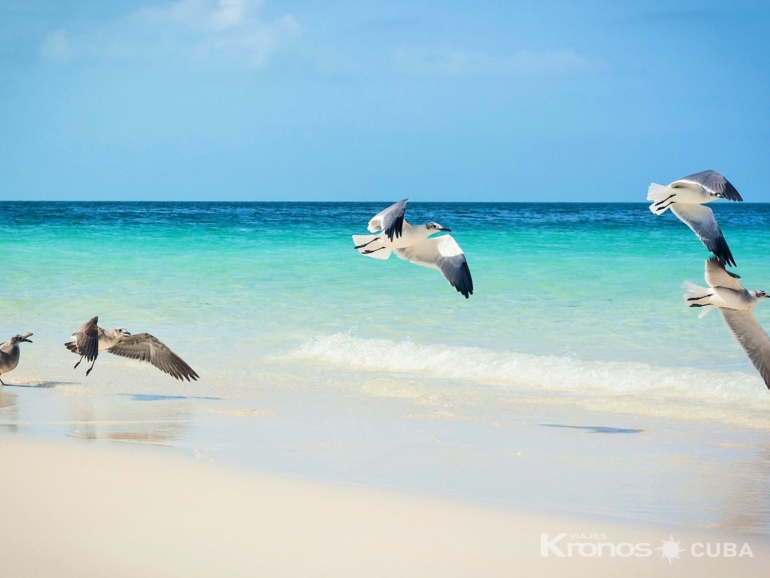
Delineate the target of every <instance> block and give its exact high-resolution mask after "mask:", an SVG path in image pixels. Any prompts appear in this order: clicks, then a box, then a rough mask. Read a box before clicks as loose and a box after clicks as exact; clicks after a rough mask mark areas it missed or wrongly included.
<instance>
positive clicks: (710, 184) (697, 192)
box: [647, 171, 743, 266]
mask: <svg viewBox="0 0 770 578" xmlns="http://www.w3.org/2000/svg"><path fill="white" fill-rule="evenodd" d="M716 199H727V200H728V201H743V199H742V198H741V195H740V193H738V191H737V190H736V189H735V187H734V186H733V185H732V184H731V183H730V181H728V180H727V179H726V178H724V177H723V176H722V175H720V174H719V173H718V172H716V171H703V172H700V173H695V174H694V175H690V176H689V177H684V178H681V179H679V180H676V181H674V182H673V183H671V184H670V185H666V186H663V185H659V184H657V183H652V184H650V187H649V189H647V200H648V201H653V203H652V204H651V205H650V210H651V211H652V212H653V213H655V214H656V215H662V214H663V213H665V212H666V210H667V209H669V208H670V209H671V211H672V212H673V213H674V214H675V215H676V216H677V217H679V220H680V221H682V222H683V223H684V224H685V225H687V226H688V227H690V228H691V229H692V230H693V231H694V232H695V234H696V235H697V236H698V238H699V239H700V240H701V241H702V242H703V244H704V245H705V246H706V248H707V249H708V250H709V251H711V252H712V253H714V255H716V256H717V257H719V258H720V259H721V260H722V261H725V262H726V263H727V264H728V265H732V266H735V259H733V254H732V253H731V252H730V247H728V246H727V241H725V238H724V236H723V235H722V230H721V229H720V228H719V225H718V224H717V221H716V219H715V218H714V213H713V211H712V210H711V209H709V208H708V207H704V206H703V205H704V204H705V203H710V202H711V201H714V200H716Z"/></svg>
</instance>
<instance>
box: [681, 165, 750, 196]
mask: <svg viewBox="0 0 770 578" xmlns="http://www.w3.org/2000/svg"><path fill="white" fill-rule="evenodd" d="M677 185H681V186H686V187H692V186H693V185H695V186H700V187H703V188H704V189H706V190H707V191H708V192H709V193H711V194H712V195H714V196H717V197H719V198H720V199H727V200H728V201H742V200H743V198H742V197H741V195H740V193H739V192H738V191H737V189H736V188H735V187H734V186H733V184H732V183H731V182H730V181H728V180H727V179H726V178H724V177H723V176H722V175H720V174H719V173H718V172H716V171H702V172H700V173H695V174H694V175H690V176H688V177H683V178H681V179H679V180H676V181H674V182H673V183H671V184H670V185H669V186H670V187H673V188H677Z"/></svg>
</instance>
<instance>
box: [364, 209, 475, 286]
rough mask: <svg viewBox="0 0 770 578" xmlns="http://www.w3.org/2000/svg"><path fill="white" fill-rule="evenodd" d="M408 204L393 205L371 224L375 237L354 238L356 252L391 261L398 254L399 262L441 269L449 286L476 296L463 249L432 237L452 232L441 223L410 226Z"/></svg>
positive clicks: (448, 237) (445, 237)
mask: <svg viewBox="0 0 770 578" xmlns="http://www.w3.org/2000/svg"><path fill="white" fill-rule="evenodd" d="M408 201H409V199H404V200H403V201H399V202H397V203H396V204H394V205H391V206H390V207H388V208H387V209H385V210H384V211H382V212H380V213H378V214H376V215H375V216H374V217H373V218H372V220H371V221H369V227H368V228H369V232H371V233H376V234H375V235H353V243H354V244H355V247H356V249H358V252H359V253H361V254H362V255H366V256H367V257H373V258H375V259H387V258H388V257H390V254H391V252H393V251H395V252H396V255H397V256H398V257H399V258H401V259H406V260H408V261H411V262H412V263H414V264H415V265H422V266H423V267H431V268H433V269H438V270H439V271H441V273H442V275H444V278H445V279H446V280H447V281H449V284H450V285H452V287H454V288H455V289H457V291H458V292H460V293H462V294H463V295H464V296H465V298H466V299H467V298H468V296H469V295H473V279H471V271H470V269H468V263H467V262H466V261H465V255H464V254H463V251H462V249H460V245H458V244H457V241H455V240H454V239H453V238H452V237H451V235H441V236H440V237H431V235H434V234H436V233H439V232H441V231H447V232H449V231H450V229H447V228H446V227H442V226H441V225H439V224H438V223H426V224H425V225H410V224H409V223H407V222H406V220H405V219H404V212H406V203H407V202H408Z"/></svg>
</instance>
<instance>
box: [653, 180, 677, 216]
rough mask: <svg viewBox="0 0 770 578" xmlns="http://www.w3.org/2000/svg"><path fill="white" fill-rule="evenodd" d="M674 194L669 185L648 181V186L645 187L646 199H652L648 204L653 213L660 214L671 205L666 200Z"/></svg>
mask: <svg viewBox="0 0 770 578" xmlns="http://www.w3.org/2000/svg"><path fill="white" fill-rule="evenodd" d="M673 195H674V193H673V191H672V190H671V188H670V187H664V186H663V185H659V184H658V183H650V187H649V188H648V189H647V200H648V201H653V203H652V204H651V205H650V211H652V212H653V213H654V214H655V215H662V214H663V213H665V212H666V211H667V210H668V208H669V207H670V206H671V203H670V202H668V201H669V200H670V198H671V197H672V196H673Z"/></svg>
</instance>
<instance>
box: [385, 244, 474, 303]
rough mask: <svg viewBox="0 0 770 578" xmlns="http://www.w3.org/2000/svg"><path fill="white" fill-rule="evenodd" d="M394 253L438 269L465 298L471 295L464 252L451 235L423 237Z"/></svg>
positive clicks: (470, 280)
mask: <svg viewBox="0 0 770 578" xmlns="http://www.w3.org/2000/svg"><path fill="white" fill-rule="evenodd" d="M395 251H396V255H398V256H399V257H401V258H402V259H408V260H409V261H411V262H412V263H414V264H415V265H422V266H423V267H432V268H433V269H438V270H439V271H441V273H442V274H443V275H444V278H445V279H446V280H447V281H449V284H450V285H452V287H454V288H455V289H457V291H458V292H460V293H462V294H463V295H464V296H465V298H466V299H467V298H468V296H469V295H473V279H472V278H471V271H470V269H468V263H467V262H466V260H465V254H464V253H463V250H462V249H460V245H458V244H457V241H455V240H454V239H453V238H452V236H451V235H442V236H441V237H433V238H432V239H425V240H424V241H421V242H419V243H417V244H416V245H412V246H410V247H405V248H403V249H396V250H395Z"/></svg>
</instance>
